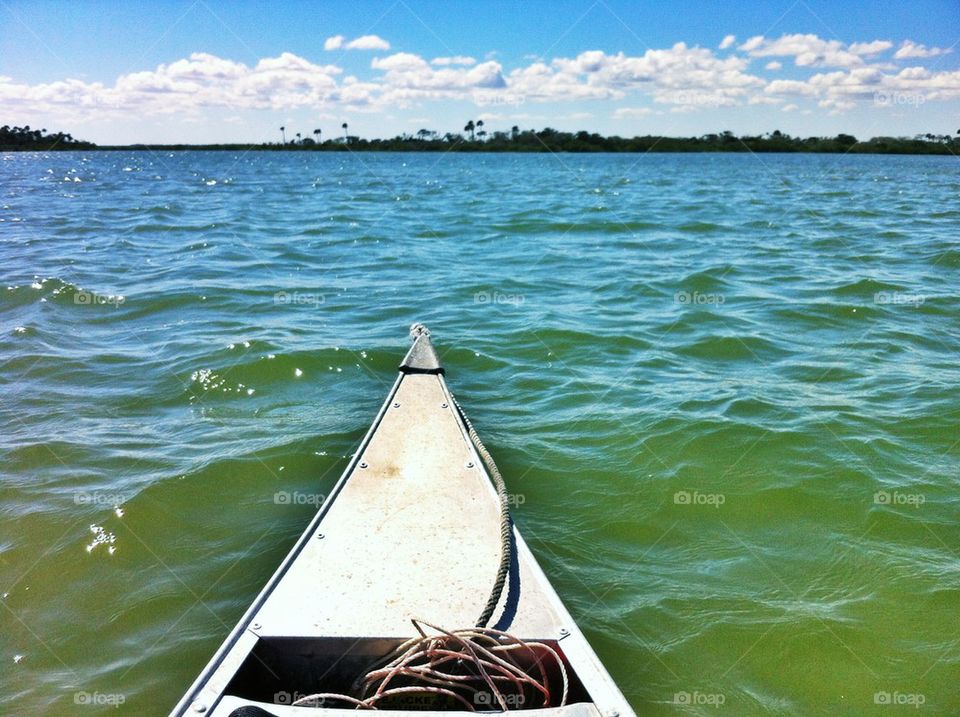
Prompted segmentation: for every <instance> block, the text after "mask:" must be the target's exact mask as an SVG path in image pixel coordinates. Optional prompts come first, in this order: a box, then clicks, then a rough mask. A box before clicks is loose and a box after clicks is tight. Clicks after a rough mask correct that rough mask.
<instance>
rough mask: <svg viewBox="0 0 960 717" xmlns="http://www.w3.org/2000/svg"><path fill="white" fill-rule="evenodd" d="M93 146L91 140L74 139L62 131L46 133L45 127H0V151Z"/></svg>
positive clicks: (47, 150)
mask: <svg viewBox="0 0 960 717" xmlns="http://www.w3.org/2000/svg"><path fill="white" fill-rule="evenodd" d="M94 147H96V145H95V144H93V143H92V142H84V141H82V140H78V139H74V138H73V136H72V135H70V134H66V133H64V132H54V133H52V134H48V133H47V130H46V128H43V129H31V128H30V125H26V126H24V127H11V126H10V125H6V124H5V125H3V127H0V151H11V150H13V151H16V150H34V151H36V150H40V151H46V152H49V151H51V150H58V149H93V148H94Z"/></svg>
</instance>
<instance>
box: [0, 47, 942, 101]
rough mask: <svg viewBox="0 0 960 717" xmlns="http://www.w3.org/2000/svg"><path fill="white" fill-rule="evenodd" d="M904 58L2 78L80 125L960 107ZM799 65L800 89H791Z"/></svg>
mask: <svg viewBox="0 0 960 717" xmlns="http://www.w3.org/2000/svg"><path fill="white" fill-rule="evenodd" d="M893 48H894V42H893V41H891V40H886V39H873V40H865V41H862V42H854V43H849V44H846V43H842V42H840V41H838V40H827V39H823V38H820V37H818V36H817V35H812V34H785V35H781V36H780V37H776V38H772V37H764V36H755V37H751V38H749V39H747V40H745V41H744V42H742V43H741V44H739V45H736V38H735V37H734V36H733V35H727V36H726V37H724V38H723V40H722V42H721V43H720V45H719V49H722V50H723V52H721V53H719V54H718V53H717V52H715V51H714V50H712V49H709V48H704V47H698V46H692V47H691V46H688V45H687V44H685V43H683V42H679V43H676V44H675V45H673V46H672V47H669V48H662V49H650V50H647V51H646V52H644V53H643V54H642V55H630V54H626V53H623V52H617V53H612V54H611V53H607V52H605V51H602V50H589V51H586V52H582V53H580V54H578V55H576V56H575V57H554V58H552V59H546V58H536V57H531V58H527V59H525V60H523V61H521V62H520V63H519V65H517V66H514V67H509V68H508V67H505V66H504V65H503V64H501V63H500V62H498V61H497V60H494V59H488V60H486V61H483V62H478V61H477V60H476V59H475V58H473V57H469V56H463V55H457V56H449V57H435V58H433V59H431V60H428V59H426V58H424V57H421V56H420V55H417V54H413V53H409V52H395V53H393V54H386V51H387V50H389V49H390V44H389V43H388V42H387V41H386V40H384V39H383V38H380V37H378V36H376V35H364V36H362V37H357V38H355V39H352V40H347V39H346V38H345V37H344V36H343V35H334V36H332V37H329V38H327V40H326V42H325V43H324V49H326V50H328V51H333V50H357V51H360V50H363V51H368V52H374V53H376V54H375V56H374V57H373V58H372V59H371V61H370V64H369V67H368V69H367V71H366V72H363V73H358V74H363V75H364V76H363V77H359V76H357V74H346V73H345V71H344V69H343V68H342V67H340V66H338V65H336V64H322V63H317V62H313V61H311V60H308V59H306V58H303V57H300V56H298V55H294V54H292V53H289V52H284V53H281V54H280V55H279V56H277V57H266V58H263V59H261V60H259V61H258V62H257V63H256V64H252V65H251V64H245V63H242V62H236V61H234V60H230V59H226V58H222V57H218V56H216V55H212V54H207V53H200V52H198V53H193V54H191V55H190V56H189V57H187V58H184V59H181V60H177V61H176V62H172V63H169V64H162V65H159V66H158V67H156V68H154V69H152V70H144V71H139V72H132V73H129V74H124V75H121V76H119V77H117V78H116V79H115V81H113V82H112V83H108V84H105V83H100V82H86V81H83V80H79V79H73V78H66V79H63V80H58V81H54V82H48V83H40V84H26V83H21V82H17V81H16V80H15V79H14V78H11V77H3V76H0V105H2V106H3V107H5V108H7V109H8V111H10V112H11V113H13V112H18V113H19V112H21V111H25V112H44V113H53V114H57V113H60V114H63V115H64V116H65V117H70V118H74V117H77V116H78V115H96V116H103V115H111V114H113V115H126V116H131V115H135V116H146V115H169V114H182V115H186V116H191V115H196V116H200V115H202V113H203V111H204V110H205V109H207V108H223V109H228V110H231V111H239V110H274V111H281V110H291V109H297V108H311V109H315V110H317V111H326V112H333V111H337V112H385V111H389V110H391V109H396V108H407V107H411V106H417V105H423V104H427V103H430V102H434V101H449V100H454V101H463V102H467V103H471V104H473V105H476V106H479V107H486V106H490V105H517V104H522V103H560V104H562V103H573V102H578V101H584V100H603V101H608V102H610V103H612V106H611V112H612V113H613V114H612V116H613V117H615V118H636V117H641V116H644V115H646V114H649V113H650V112H651V111H671V112H697V111H701V110H704V109H709V108H717V107H733V106H741V105H742V106H749V105H780V106H781V108H782V109H784V110H785V111H792V110H794V109H796V108H798V107H801V106H803V104H804V103H807V104H808V105H809V106H812V107H819V108H821V109H823V110H827V111H829V112H835V113H840V112H846V111H848V110H850V109H852V108H854V107H856V106H857V104H858V103H873V104H874V105H877V104H883V103H882V102H878V98H887V99H888V100H889V98H891V97H902V96H903V97H913V98H915V99H916V101H917V102H926V101H942V100H955V99H958V98H960V70H955V69H941V68H939V67H938V63H940V62H942V60H943V59H944V56H946V55H947V54H948V53H949V52H950V50H949V49H945V48H939V47H927V46H925V45H922V44H920V43H917V42H915V41H913V40H909V39H906V40H903V41H901V42H900V43H899V45H898V47H897V49H896V50H895V51H894V50H893ZM931 58H936V59H933V60H932V61H931ZM921 60H927V61H929V65H925V64H923V63H921V62H920V61H921ZM787 66H789V68H790V73H789V74H788V77H789V79H787V78H785V77H783V75H784V73H786V72H787V69H786V67H787ZM888 104H889V102H888Z"/></svg>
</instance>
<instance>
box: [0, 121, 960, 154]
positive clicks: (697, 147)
mask: <svg viewBox="0 0 960 717" xmlns="http://www.w3.org/2000/svg"><path fill="white" fill-rule="evenodd" d="M3 129H7V127H4V128H3ZM13 129H14V132H18V131H19V133H18V134H14V132H8V133H7V134H6V135H5V136H4V133H3V132H2V131H0V152H17V151H20V152H23V151H26V152H59V151H92V152H102V151H127V152H130V151H163V152H188V151H214V152H440V153H446V152H463V153H471V152H481V153H501V154H506V153H510V154H532V153H545V152H553V153H557V152H562V153H583V154H587V153H623V154H645V153H648V152H654V153H661V152H663V153H667V152H672V153H694V152H696V153H702V152H713V153H727V152H734V153H736V152H753V153H757V154H768V153H790V154H800V153H804V154H913V155H942V156H947V155H954V156H960V133H958V135H957V136H953V137H951V136H950V135H936V134H931V133H926V134H920V135H916V136H914V137H873V138H872V139H869V140H866V141H860V140H858V139H857V138H856V137H854V136H853V135H849V134H838V135H837V136H835V137H807V138H801V137H791V136H790V135H787V134H784V133H781V132H780V131H779V130H775V131H773V132H770V133H768V134H765V135H755V136H742V137H738V136H737V135H734V134H733V133H732V132H720V133H717V134H704V135H701V136H699V137H663V136H656V135H646V136H638V137H618V136H611V137H604V136H602V135H599V134H596V133H589V132H586V131H580V132H560V131H558V130H554V129H550V128H549V127H548V128H546V129H543V130H539V131H534V130H524V131H520V130H519V128H517V127H514V128H513V129H512V130H511V131H510V132H499V131H498V132H493V133H492V134H490V135H487V134H486V133H485V132H483V133H476V134H474V133H472V132H471V133H470V135H469V136H464V135H461V134H450V133H448V134H445V135H443V136H441V135H439V134H438V133H436V132H431V131H429V130H420V131H419V132H418V133H417V134H416V135H402V136H399V137H393V138H390V139H363V138H360V137H355V136H341V137H338V138H336V139H327V140H325V141H323V142H318V141H314V140H313V139H310V138H304V139H299V138H298V139H297V140H295V141H290V142H285V143H280V142H260V143H249V144H247V143H229V144H216V143H214V144H182V143H172V144H171V143H158V144H139V143H138V144H125V145H96V144H93V143H92V142H84V141H78V140H74V139H72V137H71V136H70V135H63V134H62V133H58V134H57V135H44V134H42V133H41V132H40V131H35V130H30V129H29V127H26V128H13ZM43 132H45V130H44V131H43ZM318 132H319V130H318ZM481 134H482V136H481ZM4 140H6V141H4Z"/></svg>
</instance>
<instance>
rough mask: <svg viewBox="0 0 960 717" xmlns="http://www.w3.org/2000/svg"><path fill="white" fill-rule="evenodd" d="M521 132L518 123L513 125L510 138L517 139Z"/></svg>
mask: <svg viewBox="0 0 960 717" xmlns="http://www.w3.org/2000/svg"><path fill="white" fill-rule="evenodd" d="M519 134H520V128H519V127H517V125H513V127H511V128H510V139H516V138H517V137H518V136H519Z"/></svg>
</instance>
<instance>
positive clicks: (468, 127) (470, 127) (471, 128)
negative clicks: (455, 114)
mask: <svg viewBox="0 0 960 717" xmlns="http://www.w3.org/2000/svg"><path fill="white" fill-rule="evenodd" d="M475 129H476V125H474V124H473V120H470V121H469V122H467V124H466V125H465V126H464V128H463V131H464V132H469V133H470V140H471V141H473V140H474V139H475V137H474V134H473V131H474V130H475Z"/></svg>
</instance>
